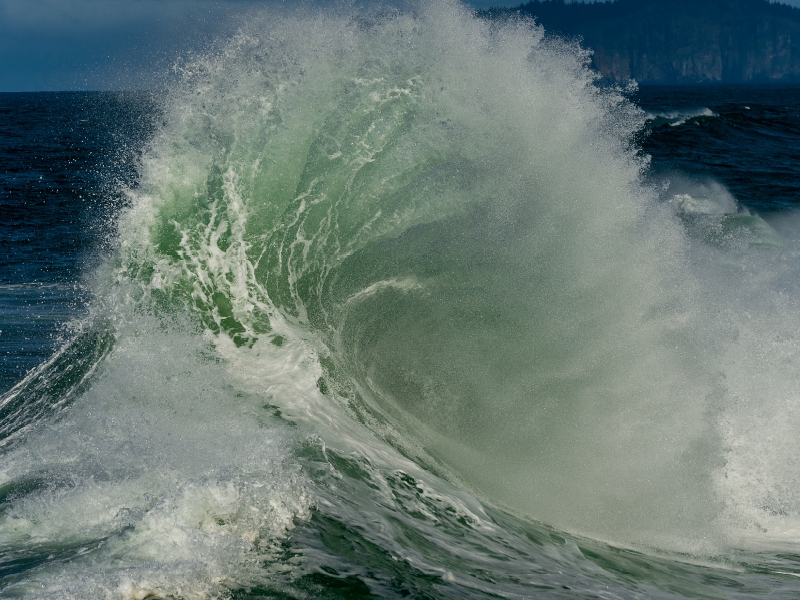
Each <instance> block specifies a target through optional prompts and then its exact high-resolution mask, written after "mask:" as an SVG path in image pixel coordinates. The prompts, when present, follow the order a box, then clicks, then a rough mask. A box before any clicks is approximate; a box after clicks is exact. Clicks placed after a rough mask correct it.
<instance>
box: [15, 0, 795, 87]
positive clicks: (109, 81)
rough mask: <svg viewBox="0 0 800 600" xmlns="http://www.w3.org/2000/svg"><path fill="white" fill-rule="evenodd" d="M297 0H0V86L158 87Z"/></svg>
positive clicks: (503, 1) (482, 3) (481, 0)
mask: <svg viewBox="0 0 800 600" xmlns="http://www.w3.org/2000/svg"><path fill="white" fill-rule="evenodd" d="M299 1H311V2H319V1H322V0H0V92H13V91H47V90H100V89H106V90H108V89H152V88H154V87H156V88H157V87H161V85H159V81H158V77H157V74H164V73H168V72H169V67H170V66H171V65H172V64H173V63H174V62H175V60H176V58H177V57H178V56H179V55H180V54H181V53H185V52H187V51H191V50H192V49H195V50H196V49H201V48H203V47H204V46H205V45H207V44H209V43H210V42H211V41H212V40H214V39H216V38H218V37H220V36H225V35H228V34H230V33H232V32H233V31H234V30H235V28H236V26H237V23H240V22H241V19H242V16H243V15H245V14H246V13H247V11H248V10H252V9H253V8H254V7H256V6H258V5H259V4H265V3H270V2H271V3H281V2H283V3H286V4H294V3H297V2H299ZM356 1H362V2H370V1H372V0H356ZM784 1H785V2H787V3H792V4H795V5H798V6H800V0H784ZM469 3H470V4H471V5H472V6H474V7H475V8H487V7H489V6H518V5H519V4H521V3H522V0H512V1H508V0H469Z"/></svg>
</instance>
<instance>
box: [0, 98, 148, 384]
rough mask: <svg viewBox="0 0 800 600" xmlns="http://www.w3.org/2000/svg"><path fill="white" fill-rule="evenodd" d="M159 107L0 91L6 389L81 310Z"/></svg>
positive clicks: (0, 280) (1, 319) (1, 322)
mask: <svg viewBox="0 0 800 600" xmlns="http://www.w3.org/2000/svg"><path fill="white" fill-rule="evenodd" d="M154 106H155V104H154V100H153V97H152V96H151V95H149V94H141V93H133V94H116V93H113V94H112V93H83V92H78V93H39V94H35V93H19V94H15V93H6V94H0V390H2V391H5V390H6V389H8V388H9V387H11V386H12V385H13V384H14V383H15V382H17V381H19V380H20V379H21V378H22V377H23V375H24V374H25V373H26V372H27V371H28V370H29V369H31V368H33V367H34V366H36V365H37V364H39V363H40V362H41V361H43V360H44V359H46V358H47V357H48V356H50V354H51V353H52V352H53V350H54V348H55V347H56V346H57V345H58V343H59V341H60V340H61V339H62V333H63V326H64V324H66V323H67V322H69V321H70V319H72V318H74V317H75V316H76V315H77V314H78V313H80V312H81V310H82V307H83V304H84V302H85V301H86V294H87V292H86V290H85V286H84V278H85V276H86V275H87V273H90V272H91V269H92V267H93V266H96V264H97V261H98V259H100V258H101V257H102V256H103V255H104V253H105V252H106V250H107V248H108V243H109V242H111V241H112V237H113V225H112V224H111V221H112V217H113V215H114V214H115V213H116V211H118V210H119V208H120V207H121V206H122V205H123V204H124V202H125V199H124V197H123V196H122V195H121V193H120V192H119V190H120V189H122V184H124V183H134V181H135V169H134V161H135V157H136V155H137V151H139V150H140V149H141V145H142V143H143V140H144V138H145V137H146V136H147V135H148V134H149V132H150V131H151V130H152V124H153V117H154Z"/></svg>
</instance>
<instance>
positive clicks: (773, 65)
mask: <svg viewBox="0 0 800 600" xmlns="http://www.w3.org/2000/svg"><path fill="white" fill-rule="evenodd" d="M520 13H521V14H523V15H526V16H532V17H534V18H535V19H536V21H537V22H538V23H539V24H541V25H543V26H544V28H545V31H546V32H548V33H552V34H558V35H561V36H565V37H567V38H575V37H579V38H582V44H583V46H585V47H588V48H591V49H592V50H593V51H594V54H593V56H592V61H593V64H594V66H595V67H596V68H597V70H598V71H599V72H600V74H601V75H602V76H603V77H605V78H608V79H612V80H616V81H627V80H629V79H635V80H636V81H638V82H640V83H700V82H728V83H734V82H749V81H750V82H755V81H800V9H797V8H792V7H789V6H786V5H782V4H771V3H769V2H767V0H616V1H615V2H595V3H589V4H584V3H579V2H573V3H570V4H565V3H564V1H563V0H547V1H538V0H537V1H535V2H529V3H528V4H524V5H522V6H520V7H519V8H517V9H493V10H491V11H488V13H487V14H488V16H491V17H499V18H503V17H509V16H512V15H514V14H520Z"/></svg>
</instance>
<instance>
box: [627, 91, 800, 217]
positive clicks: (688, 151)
mask: <svg viewBox="0 0 800 600" xmlns="http://www.w3.org/2000/svg"><path fill="white" fill-rule="evenodd" d="M636 99H637V101H638V103H639V105H640V106H641V107H642V108H643V109H645V110H646V111H647V112H648V113H649V115H651V116H653V117H654V119H653V120H651V121H650V122H649V126H648V127H647V128H646V130H645V132H644V133H645V135H644V136H643V140H642V149H643V151H644V152H646V153H648V154H650V155H651V156H652V157H653V171H654V173H655V174H658V175H662V176H664V177H669V175H670V174H672V175H675V174H683V175H685V176H689V177H693V178H696V179H699V180H705V179H711V180H714V181H717V182H719V183H721V184H723V185H724V186H725V187H727V188H728V190H730V192H731V193H732V194H733V196H734V197H735V198H736V199H737V200H738V201H739V202H741V203H742V204H744V205H745V206H747V207H749V208H751V209H753V210H756V211H762V212H776V211H782V210H786V209H791V208H797V206H798V202H800V144H798V141H800V88H799V87H798V86H797V85H781V84H771V85H738V86H725V85H719V86H693V87H685V86H645V87H642V88H641V89H640V90H639V91H638V93H637V94H636ZM708 112H710V113H711V114H707V113H708ZM665 116H666V118H665ZM677 123H680V124H679V125H678V124H677Z"/></svg>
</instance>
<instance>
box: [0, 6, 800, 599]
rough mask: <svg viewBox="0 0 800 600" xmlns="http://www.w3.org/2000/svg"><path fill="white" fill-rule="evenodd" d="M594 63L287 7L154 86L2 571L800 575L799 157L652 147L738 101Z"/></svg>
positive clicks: (157, 586)
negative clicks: (754, 177) (607, 74)
mask: <svg viewBox="0 0 800 600" xmlns="http://www.w3.org/2000/svg"><path fill="white" fill-rule="evenodd" d="M587 61H588V55H587V54H586V53H585V52H584V51H583V50H581V49H580V48H579V47H578V46H577V45H574V44H572V43H567V42H563V41H559V40H557V39H552V38H548V37H545V36H544V34H543V31H542V30H541V29H539V28H537V27H536V26H534V25H533V24H532V23H531V22H527V21H506V22H502V23H500V22H491V21H486V20H482V19H480V18H477V17H476V16H475V15H473V14H472V13H471V12H469V11H468V10H466V9H465V8H464V7H463V6H461V5H459V4H457V3H454V2H450V1H447V0H441V1H439V0H437V1H436V2H430V3H421V4H419V5H416V6H414V7H411V8H409V9H408V10H404V11H399V10H396V9H389V8H387V9H380V10H376V9H372V10H370V11H367V12H365V10H364V9H363V8H362V9H360V10H358V11H355V10H351V9H338V10H327V11H320V12H314V11H313V10H311V9H309V8H305V9H304V10H303V11H297V12H291V11H287V10H278V9H265V11H264V14H262V15H260V16H255V17H253V19H252V21H251V23H250V24H249V25H248V26H247V27H245V28H244V29H242V30H241V31H240V33H239V34H237V35H236V36H235V37H234V38H233V39H231V40H228V41H226V42H221V43H220V45H219V46H218V47H217V49H216V50H215V51H213V52H210V53H208V54H207V55H205V56H204V57H201V58H196V59H193V60H191V61H187V62H185V63H182V64H181V73H180V77H181V79H180V82H179V83H177V84H176V85H175V86H173V88H172V89H171V90H170V91H168V92H167V93H166V94H165V95H164V96H163V97H158V98H151V97H147V98H140V99H139V100H138V101H137V102H138V104H137V106H138V107H139V108H137V109H136V110H138V111H139V113H145V114H151V115H154V116H152V117H151V120H147V119H144V118H142V119H144V121H142V122H145V121H146V124H144V125H140V127H139V130H138V131H139V132H140V134H139V135H140V136H141V135H144V134H143V133H141V132H142V131H144V132H145V133H146V134H147V135H146V137H147V138H148V141H147V142H142V145H141V147H140V149H141V152H140V154H139V155H138V158H137V159H136V171H135V175H131V174H130V173H128V174H127V175H126V174H125V169H126V168H128V167H125V165H126V164H128V163H126V162H125V160H129V159H130V156H133V155H132V154H131V153H130V152H129V153H128V154H125V153H124V152H123V153H122V154H118V155H116V156H117V159H116V160H117V162H116V164H117V167H116V168H117V170H118V171H119V172H120V173H121V175H120V174H119V173H118V176H119V177H120V178H121V179H122V180H125V181H127V183H125V184H124V185H121V186H116V187H115V186H114V185H113V181H111V179H113V178H111V179H110V178H109V177H106V179H105V180H104V181H105V183H104V184H103V185H102V186H101V185H100V184H97V183H95V184H94V185H95V188H94V189H96V190H97V189H103V190H105V192H104V193H105V194H106V197H107V198H110V200H106V201H105V203H104V202H103V201H98V204H97V206H96V207H94V208H93V209H91V210H87V212H88V213H90V214H92V215H93V216H94V220H93V221H92V223H94V225H92V226H91V227H88V226H87V227H88V229H87V230H90V231H91V232H92V233H91V235H89V237H88V238H87V239H90V240H92V242H91V245H93V247H95V248H98V249H99V250H98V253H100V254H103V256H104V258H102V260H98V259H95V260H93V261H90V262H91V265H92V266H91V269H90V268H88V267H86V268H85V269H84V275H83V280H82V281H83V283H82V288H81V289H85V290H88V292H86V293H85V295H87V296H88V297H87V298H86V299H85V302H84V303H82V304H80V306H81V307H82V308H76V309H75V311H73V312H75V313H76V315H75V316H74V318H73V319H72V321H71V323H70V325H69V327H68V329H66V330H64V331H63V332H62V337H63V338H64V339H65V340H66V341H64V342H63V343H61V342H59V343H58V344H57V345H56V349H55V350H54V352H53V353H52V355H51V356H50V357H49V358H48V359H46V360H45V361H44V362H43V363H41V364H40V366H38V367H37V368H35V369H33V370H31V371H30V372H29V373H28V374H27V375H26V376H25V377H24V378H22V379H21V380H19V381H18V383H16V384H15V385H13V387H10V389H8V391H6V392H5V394H4V395H3V396H2V397H0V456H2V460H0V594H2V596H3V597H9V598H14V597H26V598H27V597H30V598H124V599H129V598H130V599H134V598H135V599H145V598H185V599H191V598H276V597H280V598H283V597H286V598H305V597H330V598H336V597H341V598H357V597H371V596H378V597H407V596H412V597H419V598H432V597H442V598H450V597H466V598H469V597H475V598H478V597H511V598H515V597H519V598H522V597H531V596H534V595H543V596H545V597H554V598H555V597H565V598H566V597H594V598H644V597H647V598H651V597H692V598H695V597H719V598H734V597H740V598H750V597H753V596H767V597H787V596H790V595H793V594H797V593H798V591H800V580H798V576H800V564H799V563H800V554H796V552H797V547H798V546H797V540H798V536H799V535H800V502H798V497H799V496H798V491H800V481H799V480H798V474H797V473H798V471H797V466H798V465H797V461H798V456H800V454H799V453H798V450H800V448H798V445H799V444H800V436H798V432H799V431H800V411H799V410H798V409H800V404H798V396H797V394H798V382H800V361H798V358H800V333H799V332H800V328H799V327H798V325H800V323H798V321H799V320H800V316H798V315H800V311H798V308H800V307H798V300H799V299H800V295H798V291H800V290H798V285H800V272H798V266H797V264H798V262H797V260H796V259H797V258H798V251H799V250H800V218H798V216H797V215H796V214H795V213H794V212H793V209H792V204H791V193H790V192H787V193H786V194H785V198H784V199H783V200H782V201H781V202H776V203H773V204H772V205H770V202H769V200H766V199H764V198H762V200H761V201H762V204H761V205H757V203H751V204H750V207H751V208H750V209H748V208H747V207H746V205H745V204H742V203H741V202H740V201H739V200H737V196H736V195H734V194H735V193H736V192H737V188H736V186H735V185H728V186H727V187H726V185H724V184H725V181H724V179H725V177H722V179H723V181H722V182H720V181H717V180H712V179H709V178H708V177H701V176H700V175H698V174H697V173H691V172H689V171H686V170H684V171H683V172H682V173H680V174H679V173H677V171H678V170H680V169H679V168H678V167H680V164H678V163H679V162H680V161H678V163H676V164H669V161H662V162H660V163H658V162H656V163H655V164H653V165H651V164H650V163H651V159H650V157H649V155H648V151H650V145H651V144H652V143H653V142H652V140H653V139H665V138H664V136H665V135H672V132H673V131H674V132H678V133H676V135H677V136H678V138H675V139H677V140H678V141H680V136H681V135H689V136H691V135H694V133H693V132H695V131H700V130H703V132H704V135H707V136H710V138H709V139H712V138H714V136H716V135H717V133H719V132H718V131H716V130H714V132H712V133H710V134H709V129H711V128H713V127H716V126H717V125H716V124H715V123H716V122H718V121H719V122H722V121H723V119H728V118H729V115H728V113H726V112H724V111H723V110H722V109H714V110H712V109H711V108H705V107H704V106H701V107H700V108H696V107H694V106H691V105H687V104H682V105H679V106H678V107H677V108H676V107H675V106H674V105H673V106H664V107H659V106H656V105H655V104H656V103H654V105H653V106H652V108H651V109H649V112H645V111H644V110H642V109H640V108H638V106H637V105H636V104H635V103H633V102H631V101H630V100H629V97H630V95H631V94H634V93H635V90H634V89H633V88H629V89H622V88H602V87H598V86H596V85H595V83H594V82H595V76H594V75H593V74H592V73H591V72H590V71H589V70H588V68H587V66H586V65H587ZM643 94H644V92H643ZM644 95H646V94H644ZM643 97H644V96H643ZM37 98H39V101H43V102H48V101H50V100H48V99H47V97H45V99H44V100H42V98H41V97H40V96H37ZM53 98H54V97H51V100H52V101H55V100H53ZM81 98H82V97H81V96H76V97H75V98H71V99H68V100H69V102H78V101H80V99H81ZM59 101H60V102H64V100H63V99H62V100H59ZM113 101H114V100H113V98H112V99H111V100H109V98H105V99H104V100H102V102H106V103H108V102H112V103H113ZM754 108H755V109H757V110H760V109H759V108H758V107H755V106H754ZM74 110H75V109H74V108H73V109H70V111H67V110H66V109H65V110H64V114H74ZM742 110H745V109H744V108H742ZM746 110H750V108H749V107H748V108H747V109H746ZM762 112H763V111H762ZM139 113H137V114H139ZM723 113H724V114H723ZM4 114H12V113H11V112H6V113H4ZM91 114H93V113H92V110H88V112H87V118H89V116H90V115H91ZM759 114H760V115H761V113H759ZM761 116H763V115H761ZM768 116H769V115H767V117H768ZM794 117H796V115H794V116H793V117H792V118H794ZM765 118H766V117H765ZM140 120H141V119H140ZM724 123H725V126H726V127H727V126H730V123H732V121H730V120H725V121H724ZM733 126H734V127H735V124H734V125H733ZM54 127H55V126H54ZM691 128H694V129H691ZM666 130H671V131H670V132H669V133H665V132H666ZM681 130H683V131H685V132H687V133H686V134H682V133H680V131H681ZM643 131H645V132H650V137H649V138H648V137H646V136H645V137H642V132H643ZM767 134H769V131H767ZM776 135H777V134H776ZM659 136H661V137H659ZM134 138H136V136H135V135H133V134H130V139H134ZM670 139H672V138H670ZM131 143H133V142H131ZM134 145H135V144H134ZM642 148H644V150H643V149H642ZM688 148H689V146H686V145H684V150H685V151H686V152H689V150H688ZM694 149H695V151H697V146H694ZM123 154H124V156H127V157H128V158H127V159H125V160H123V158H120V157H122V155H123ZM654 154H656V153H654ZM679 155H680V153H676V154H672V156H674V157H679ZM112 158H113V157H112ZM656 158H657V159H658V156H656ZM104 160H106V162H108V161H109V160H112V159H109V158H107V157H106V159H104ZM676 160H677V158H676ZM22 162H23V163H24V162H25V161H22ZM67 163H68V161H67ZM706 164H707V163H706ZM786 164H787V165H789V166H787V167H786V169H788V172H789V175H788V176H787V178H788V179H789V180H792V181H794V180H793V178H792V177H791V173H792V172H793V171H792V169H796V165H795V166H792V165H791V162H790V161H788V160H787V162H786ZM119 165H122V166H119ZM20 169H22V167H20ZM723 175H724V173H723ZM90 179H91V178H90ZM7 189H9V188H7ZM785 189H789V188H785ZM730 190H733V191H734V193H731V191H730ZM786 198H789V200H787V199H786ZM73 200H74V198H73ZM795 201H796V198H795ZM9 202H11V200H9ZM14 206H15V207H16V208H15V210H17V211H18V213H19V214H20V215H24V214H26V213H25V211H26V210H27V209H26V208H25V206H24V203H23V204H21V205H19V206H17V205H14ZM67 206H68V205H65V207H67ZM765 207H767V208H770V209H771V211H770V210H763V211H762V213H763V214H762V213H759V214H761V216H759V214H757V210H756V209H758V208H765ZM59 210H61V209H59ZM64 210H68V208H64ZM15 214H16V213H15ZM106 214H108V215H110V216H108V218H107V217H106ZM20 218H22V217H20ZM90 220H91V219H90ZM75 227H76V228H78V225H76V226H75ZM76 230H77V229H76ZM15 247H16V246H15ZM42 252H44V250H42V249H40V250H39V251H38V253H37V254H38V255H39V256H40V257H41V253H42ZM18 262H20V263H26V262H27V261H25V260H20V261H18ZM34 270H35V269H34ZM73 271H74V269H73V270H70V269H67V270H66V275H64V276H63V277H62V278H61V280H67V281H69V280H70V279H72V280H73V281H78V276H77V275H76V274H75V273H74V272H73ZM29 279H31V280H35V281H36V282H38V283H37V285H39V287H35V286H34V287H35V289H34V291H32V292H31V291H30V286H29V288H25V289H27V290H28V292H29V293H31V294H33V295H36V296H37V297H40V298H43V297H46V296H45V295H42V292H41V289H43V288H42V287H41V285H44V284H42V280H47V277H45V276H43V275H42V274H41V273H40V274H38V275H35V276H30V277H29ZM56 279H58V277H56ZM12 280H13V277H10V278H9V281H8V282H6V281H5V280H4V281H3V285H4V287H3V289H2V292H3V298H11V300H6V305H5V306H10V307H11V308H8V309H7V310H6V311H5V315H11V316H12V317H13V318H11V317H8V316H4V319H9V318H11V321H9V322H10V323H11V325H10V327H11V331H12V332H17V333H15V334H14V335H19V336H22V334H21V333H19V332H20V331H24V327H25V325H24V320H20V318H19V315H20V314H23V315H24V314H26V311H30V309H29V308H28V309H25V308H24V303H22V307H20V305H19V303H18V304H14V302H17V301H16V300H14V298H16V297H17V296H15V295H14V294H15V293H17V291H18V290H19V289H20V288H19V287H14V285H13V284H12ZM61 280H59V281H61ZM48 281H49V280H48ZM40 284H41V285H40ZM48 285H49V284H48ZM53 285H55V284H53ZM47 289H50V288H47ZM58 289H61V288H58ZM15 290H17V291H15ZM19 293H22V292H19ZM26 293H27V292H26ZM76 294H77V292H76ZM70 298H72V296H69V297H68V298H67V299H62V300H61V304H59V306H62V305H67V304H68V303H69V302H72V301H74V300H70ZM40 312H46V311H40ZM30 327H31V331H33V327H34V326H33V325H30ZM23 337H24V336H23ZM15 339H16V338H15ZM21 339H22V337H20V338H19V339H18V340H16V341H13V340H12V342H11V343H10V344H11V345H10V346H9V347H10V348H12V347H13V348H22V347H24V346H25V344H24V343H22V342H21V341H20V340H21ZM14 344H16V346H14ZM10 351H11V350H9V352H10ZM18 354H19V353H18ZM19 356H23V354H19ZM23 358H24V357H23ZM20 360H22V359H20ZM23 362H24V361H23ZM25 364H27V363H25ZM4 372H6V373H7V372H8V369H6V371H4Z"/></svg>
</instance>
